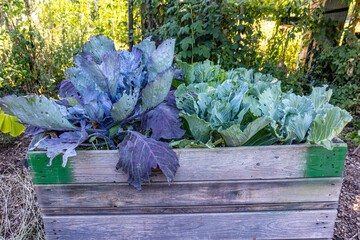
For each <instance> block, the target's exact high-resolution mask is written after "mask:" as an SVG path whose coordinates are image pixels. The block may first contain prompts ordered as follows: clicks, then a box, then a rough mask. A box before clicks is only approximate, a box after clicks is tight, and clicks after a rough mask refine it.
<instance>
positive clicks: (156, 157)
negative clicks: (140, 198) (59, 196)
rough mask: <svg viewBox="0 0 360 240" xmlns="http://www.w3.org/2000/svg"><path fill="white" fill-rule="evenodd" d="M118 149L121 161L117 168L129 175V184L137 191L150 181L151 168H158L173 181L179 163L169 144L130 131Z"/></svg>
mask: <svg viewBox="0 0 360 240" xmlns="http://www.w3.org/2000/svg"><path fill="white" fill-rule="evenodd" d="M118 148H119V158H120V159H119V162H118V164H117V166H116V168H118V169H119V168H121V169H122V171H123V172H124V173H126V174H128V175H129V178H128V183H129V184H130V185H132V186H134V187H135V188H136V189H138V190H141V184H142V183H143V182H144V181H149V176H150V174H151V168H156V167H157V166H159V168H160V169H161V170H162V172H163V173H164V175H165V176H166V178H167V179H168V181H173V179H174V176H175V173H176V171H177V168H178V167H179V161H178V159H177V156H176V153H175V152H174V151H173V150H172V149H171V148H170V147H169V144H168V143H165V142H159V141H156V140H154V139H152V138H147V137H146V136H144V135H142V134H141V133H138V132H134V131H128V132H127V135H126V136H125V138H124V140H123V141H122V142H121V143H120V144H119V145H118Z"/></svg>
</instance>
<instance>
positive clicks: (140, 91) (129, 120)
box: [0, 35, 185, 190]
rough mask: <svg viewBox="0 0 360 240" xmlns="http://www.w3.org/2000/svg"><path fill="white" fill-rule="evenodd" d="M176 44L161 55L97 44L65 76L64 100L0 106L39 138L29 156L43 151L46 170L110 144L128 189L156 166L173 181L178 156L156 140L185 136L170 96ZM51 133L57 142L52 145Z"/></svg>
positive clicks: (143, 46) (146, 47) (31, 99)
mask: <svg viewBox="0 0 360 240" xmlns="http://www.w3.org/2000/svg"><path fill="white" fill-rule="evenodd" d="M174 45H175V40H174V39H169V40H166V41H164V42H163V43H162V44H161V45H159V46H158V47H157V48H156V46H155V42H153V41H150V39H145V40H144V41H142V42H141V43H139V44H137V45H135V46H134V48H133V50H132V51H131V52H130V51H126V50H123V51H116V50H115V46H114V43H113V41H112V40H111V39H109V38H107V37H105V36H102V35H100V36H96V37H92V38H91V39H90V41H89V42H87V43H86V44H85V45H84V47H83V49H82V51H81V52H80V53H79V54H78V55H76V56H74V64H75V67H71V68H69V69H67V70H66V72H65V73H66V77H67V79H66V80H63V81H62V82H61V84H60V86H59V96H60V98H61V100H57V101H56V100H52V99H49V98H47V97H45V96H37V95H30V96H25V97H23V96H22V97H17V96H15V95H9V96H5V97H3V98H1V99H0V107H1V109H2V110H4V112H5V113H7V114H10V115H13V116H17V117H18V118H19V119H20V120H21V122H22V123H24V124H27V125H28V127H27V129H26V131H25V132H26V133H27V134H29V135H33V136H34V138H33V141H32V143H31V149H35V148H36V149H44V150H46V151H47V156H48V157H49V159H50V162H49V164H48V166H50V165H51V162H52V160H53V158H54V157H56V156H58V155H60V154H62V155H63V164H62V165H63V167H65V166H66V163H67V160H68V158H69V157H72V156H75V155H76V151H75V149H76V148H78V147H79V146H80V147H81V146H91V145H95V146H99V145H106V146H107V147H109V148H111V149H118V150H119V162H118V164H117V166H116V168H118V169H119V168H121V169H122V171H123V173H125V174H128V175H129V178H128V183H129V184H130V185H132V186H134V187H135V188H136V189H138V190H141V184H142V183H143V182H144V181H148V180H149V176H150V174H151V168H156V167H157V166H159V168H160V169H161V170H162V172H163V173H164V174H165V176H166V177H167V179H168V180H173V178H174V175H175V173H176V170H177V168H178V167H179V162H178V159H177V156H176V154H175V152H174V151H173V150H172V149H171V148H170V147H169V143H167V142H166V141H159V140H171V139H179V138H181V137H182V136H183V135H184V133H185V131H184V130H182V129H181V128H180V126H181V125H182V123H181V120H180V119H179V110H178V109H177V108H176V104H175V99H174V94H173V92H171V91H170V87H171V83H172V80H173V78H174V74H175V69H174V68H173V67H172V63H173V58H174ZM54 131H55V132H56V133H57V134H58V137H57V138H50V137H49V134H48V133H49V132H54ZM50 135H51V134H50ZM52 135H53V134H52ZM94 139H96V141H95V140H94ZM94 141H95V142H97V143H98V144H94ZM99 142H100V143H99ZM114 167H115V166H114Z"/></svg>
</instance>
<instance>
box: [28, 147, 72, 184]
mask: <svg viewBox="0 0 360 240" xmlns="http://www.w3.org/2000/svg"><path fill="white" fill-rule="evenodd" d="M27 156H28V161H29V166H30V171H31V175H32V180H33V183H34V184H54V183H55V184H56V183H72V182H73V180H74V177H73V174H72V168H71V163H70V161H68V162H67V165H66V167H62V155H59V156H57V157H55V158H54V159H53V161H52V165H51V166H50V167H48V166H47V164H48V163H49V158H48V157H47V156H46V153H40V152H28V154H27Z"/></svg>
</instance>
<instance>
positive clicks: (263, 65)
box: [0, 0, 360, 110]
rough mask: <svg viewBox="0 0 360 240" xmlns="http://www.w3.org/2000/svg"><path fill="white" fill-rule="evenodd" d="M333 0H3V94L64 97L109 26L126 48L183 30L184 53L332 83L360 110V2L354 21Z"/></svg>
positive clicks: (289, 83)
mask: <svg viewBox="0 0 360 240" xmlns="http://www.w3.org/2000/svg"><path fill="white" fill-rule="evenodd" d="M324 2H326V1H319V2H317V1H316V0H314V1H310V0H284V1H275V0H261V1H249V0H243V1H238V0H172V1H169V0H128V1H125V0H123V1H118V0H56V1H50V0H0V96H4V95H6V94H11V93H16V94H29V93H36V94H46V95H48V96H56V95H57V90H56V86H57V84H58V83H59V82H60V81H61V80H62V79H64V70H65V69H66V68H68V67H69V66H71V65H72V56H73V55H74V54H76V53H77V52H78V51H79V49H80V48H81V46H82V45H83V44H84V42H86V41H87V40H89V39H90V37H91V36H94V35H98V34H103V35H105V36H108V37H110V38H112V39H113V40H114V41H115V43H116V47H117V48H118V49H128V48H129V47H130V48H131V46H132V44H135V43H136V42H138V41H139V40H141V39H143V38H146V37H149V36H152V39H153V40H156V41H158V42H159V41H162V40H163V39H166V38H176V39H177V43H176V59H177V61H185V62H189V63H191V62H197V61H203V60H205V59H210V60H211V61H213V62H214V63H215V64H220V65H222V67H223V68H225V69H231V68H237V67H246V68H253V69H255V70H256V71H261V72H264V73H271V74H272V75H274V76H275V77H276V78H278V79H280V80H281V81H282V82H284V84H283V87H284V88H286V89H292V90H293V91H294V92H296V93H300V94H306V93H308V92H309V91H310V89H311V86H320V85H323V84H328V85H329V86H330V87H331V88H333V89H334V96H333V98H332V103H334V104H337V105H339V106H341V107H345V108H347V109H350V110H356V109H357V106H358V104H359V101H360V100H359V91H360V85H359V77H360V67H359V65H360V55H359V54H360V43H359V39H358V38H357V37H356V36H355V34H354V29H355V26H356V21H357V18H358V16H359V12H360V11H359V9H360V6H359V3H358V2H359V1H355V2H357V3H358V4H357V5H356V6H355V5H352V6H351V11H350V13H351V14H352V18H351V21H350V22H349V24H347V26H346V27H345V28H344V27H343V26H344V25H343V23H342V22H341V21H340V22H339V20H338V19H335V20H336V21H334V20H332V19H330V18H328V17H327V15H326V12H325V8H324V6H323V5H324ZM342 2H343V4H345V5H349V2H353V1H350V0H348V1H345V0H343V1H342ZM129 13H130V14H129ZM129 16H130V18H131V19H132V21H129Z"/></svg>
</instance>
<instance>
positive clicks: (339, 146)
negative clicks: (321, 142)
mask: <svg viewBox="0 0 360 240" xmlns="http://www.w3.org/2000/svg"><path fill="white" fill-rule="evenodd" d="M346 152H347V144H346V143H335V144H334V148H333V149H332V150H328V149H326V148H324V147H322V146H311V147H309V148H308V149H307V151H306V167H305V177H342V174H343V171H344V164H345V158H346Z"/></svg>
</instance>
